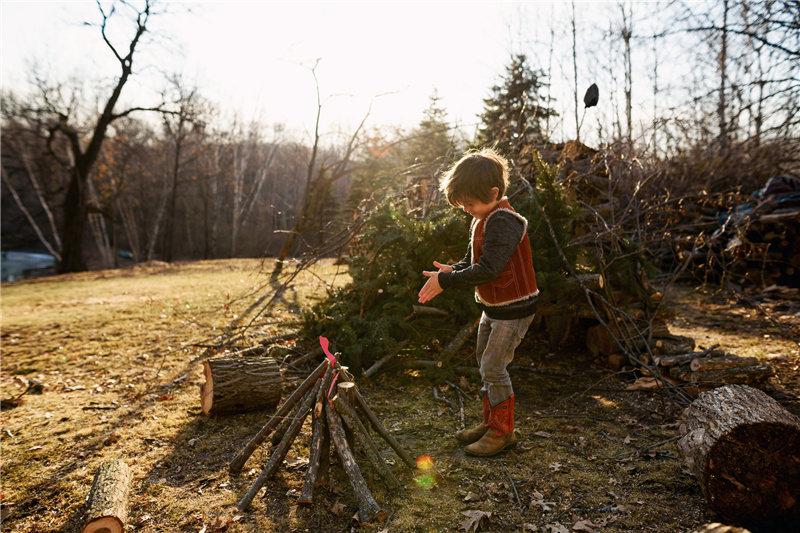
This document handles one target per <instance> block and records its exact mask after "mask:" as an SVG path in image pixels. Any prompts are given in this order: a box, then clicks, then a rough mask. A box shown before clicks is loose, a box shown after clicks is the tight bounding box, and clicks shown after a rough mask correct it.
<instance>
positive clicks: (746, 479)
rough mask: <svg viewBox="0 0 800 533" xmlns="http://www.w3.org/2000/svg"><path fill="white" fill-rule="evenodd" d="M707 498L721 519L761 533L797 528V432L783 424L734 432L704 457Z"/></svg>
mask: <svg viewBox="0 0 800 533" xmlns="http://www.w3.org/2000/svg"><path fill="white" fill-rule="evenodd" d="M706 493H707V494H708V500H709V504H710V505H711V507H712V508H714V509H715V510H717V511H718V512H719V513H720V514H721V515H723V516H725V517H727V518H729V519H731V520H732V521H734V522H739V523H742V524H746V525H748V527H751V528H755V529H758V530H763V531H796V530H795V529H794V528H795V527H797V524H800V429H798V428H797V427H794V426H787V425H786V424H782V423H766V422H765V423H761V424H752V425H747V426H744V427H740V428H736V429H734V430H733V431H731V432H730V433H728V434H726V435H725V436H724V437H722V438H720V439H719V440H718V441H717V442H716V444H715V445H714V446H713V447H712V448H711V449H710V450H709V452H708V467H707V472H706Z"/></svg>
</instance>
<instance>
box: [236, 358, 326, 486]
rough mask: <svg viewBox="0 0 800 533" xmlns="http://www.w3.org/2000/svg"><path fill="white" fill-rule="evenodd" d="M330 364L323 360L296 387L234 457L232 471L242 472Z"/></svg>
mask: <svg viewBox="0 0 800 533" xmlns="http://www.w3.org/2000/svg"><path fill="white" fill-rule="evenodd" d="M329 364H330V363H329V362H328V360H327V359H325V360H324V361H322V362H321V363H320V364H319V366H318V367H317V368H315V369H314V371H313V372H312V373H311V374H310V375H309V376H308V377H307V378H306V380H305V381H304V382H303V383H301V384H300V386H299V387H297V389H295V391H294V392H293V393H292V395H291V396H289V397H288V398H287V399H286V401H285V402H284V404H283V405H282V406H281V407H280V409H278V411H277V412H276V413H275V414H274V415H272V418H270V420H269V422H267V424H266V425H265V426H264V427H263V428H261V430H260V431H259V432H258V433H256V435H255V437H253V438H252V439H251V440H250V442H248V443H247V446H245V447H244V449H242V451H241V452H239V455H237V456H236V457H234V458H233V461H231V464H230V465H229V467H228V468H229V469H230V471H231V472H240V471H241V470H242V467H243V466H244V464H245V463H246V462H247V460H248V459H249V458H250V456H251V455H253V452H254V451H256V448H258V447H259V446H260V445H261V443H262V442H264V439H266V438H267V435H269V432H270V431H272V430H273V429H275V427H276V426H277V425H278V424H280V422H281V421H282V420H283V417H284V416H285V415H286V414H287V413H289V411H291V409H292V407H294V405H295V404H296V403H297V402H298V400H300V398H302V397H303V396H304V395H305V393H306V392H307V391H308V389H310V388H311V387H313V386H314V384H315V383H316V382H317V381H318V380H319V378H320V377H321V376H322V375H323V374H324V373H325V370H326V369H327V367H328V366H329Z"/></svg>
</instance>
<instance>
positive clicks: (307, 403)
mask: <svg viewBox="0 0 800 533" xmlns="http://www.w3.org/2000/svg"><path fill="white" fill-rule="evenodd" d="M321 385H322V382H321V381H320V380H317V382H316V386H315V387H314V388H313V389H312V392H313V394H311V393H308V394H306V395H305V396H304V397H303V403H302V404H301V405H300V408H299V409H298V411H297V416H296V417H295V418H294V420H293V421H292V423H291V425H290V426H289V428H288V429H287V430H286V434H285V435H284V436H283V439H281V441H280V442H279V443H278V445H277V446H276V447H275V449H274V450H272V453H271V454H270V456H269V461H267V464H266V466H265V467H264V469H263V470H262V471H261V474H260V475H259V476H258V478H256V480H255V482H254V483H253V486H252V487H250V490H249V491H247V494H245V496H244V498H242V499H241V501H240V502H239V504H238V505H237V506H236V507H237V508H238V509H239V510H240V511H244V510H245V509H247V508H248V507H249V506H250V503H251V502H252V501H253V498H255V497H256V494H258V491H259V490H261V487H263V486H264V483H266V481H267V480H268V479H269V478H271V477H272V476H273V475H274V474H275V472H276V471H277V470H278V467H279V466H280V465H281V463H283V460H284V459H285V458H286V454H287V453H288V452H289V448H290V447H291V445H292V442H294V439H295V438H296V437H297V434H298V433H300V429H301V428H302V427H303V422H305V420H306V417H307V416H308V413H309V412H310V411H311V408H312V407H313V404H314V400H315V399H316V397H317V390H319V388H320V386H321Z"/></svg>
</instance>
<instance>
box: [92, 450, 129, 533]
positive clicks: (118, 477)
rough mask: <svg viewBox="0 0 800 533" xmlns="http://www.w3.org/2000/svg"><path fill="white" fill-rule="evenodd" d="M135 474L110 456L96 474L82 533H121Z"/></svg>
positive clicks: (126, 518)
mask: <svg viewBox="0 0 800 533" xmlns="http://www.w3.org/2000/svg"><path fill="white" fill-rule="evenodd" d="M131 480H132V474H131V470H130V468H129V467H128V465H127V464H125V463H124V462H122V461H120V460H118V459H109V460H108V461H106V462H104V463H103V464H102V465H100V468H98V469H97V473H96V474H95V476H94V482H93V483H92V490H91V491H90V492H89V498H88V500H87V502H88V503H87V507H88V511H87V512H86V522H85V524H84V526H83V528H82V529H81V533H122V532H123V531H125V522H126V521H127V520H128V494H129V493H130V488H131Z"/></svg>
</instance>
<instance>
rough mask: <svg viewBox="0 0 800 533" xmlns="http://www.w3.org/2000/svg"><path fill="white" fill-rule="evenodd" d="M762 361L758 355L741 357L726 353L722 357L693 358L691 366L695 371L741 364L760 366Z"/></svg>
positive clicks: (722, 368) (732, 366)
mask: <svg viewBox="0 0 800 533" xmlns="http://www.w3.org/2000/svg"><path fill="white" fill-rule="evenodd" d="M760 363H761V361H759V360H758V357H739V356H738V355H733V354H731V355H725V356H722V357H698V358H697V359H692V362H691V363H689V366H690V367H691V368H692V371H693V372H701V371H704V370H725V369H727V368H738V367H741V366H758V365H759V364H760Z"/></svg>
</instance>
